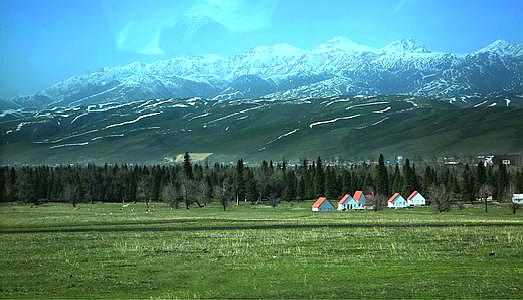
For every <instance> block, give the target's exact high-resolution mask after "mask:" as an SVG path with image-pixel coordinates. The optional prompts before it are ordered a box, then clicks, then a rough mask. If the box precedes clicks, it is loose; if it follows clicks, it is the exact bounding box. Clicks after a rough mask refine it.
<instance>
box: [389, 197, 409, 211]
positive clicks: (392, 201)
mask: <svg viewBox="0 0 523 300" xmlns="http://www.w3.org/2000/svg"><path fill="white" fill-rule="evenodd" d="M407 206H408V205H407V200H405V198H403V197H402V196H401V195H400V193H394V195H392V196H391V197H390V198H389V201H387V207H388V208H404V207H407Z"/></svg>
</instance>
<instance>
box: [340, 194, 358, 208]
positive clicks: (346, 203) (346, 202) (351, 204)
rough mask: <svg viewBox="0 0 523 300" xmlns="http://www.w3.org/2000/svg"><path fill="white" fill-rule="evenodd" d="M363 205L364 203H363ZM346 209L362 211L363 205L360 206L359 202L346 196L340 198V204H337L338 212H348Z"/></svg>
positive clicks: (348, 195)
mask: <svg viewBox="0 0 523 300" xmlns="http://www.w3.org/2000/svg"><path fill="white" fill-rule="evenodd" d="M363 202H364V203H365V201H363ZM348 209H364V204H361V203H360V202H359V201H356V200H355V199H354V198H352V197H351V196H350V194H346V195H345V196H343V198H341V200H340V202H338V210H348Z"/></svg>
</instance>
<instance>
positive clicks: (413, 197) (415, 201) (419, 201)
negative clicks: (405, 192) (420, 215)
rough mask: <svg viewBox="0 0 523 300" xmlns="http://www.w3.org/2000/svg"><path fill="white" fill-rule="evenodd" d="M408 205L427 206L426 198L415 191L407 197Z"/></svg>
mask: <svg viewBox="0 0 523 300" xmlns="http://www.w3.org/2000/svg"><path fill="white" fill-rule="evenodd" d="M407 204H408V205H409V206H422V205H425V197H423V195H421V194H420V193H419V192H418V191H414V192H412V193H411V194H410V195H409V196H408V197H407Z"/></svg>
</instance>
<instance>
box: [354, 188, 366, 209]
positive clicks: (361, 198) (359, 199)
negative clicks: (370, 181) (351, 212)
mask: <svg viewBox="0 0 523 300" xmlns="http://www.w3.org/2000/svg"><path fill="white" fill-rule="evenodd" d="M352 199H354V201H355V202H356V203H357V204H358V205H357V206H356V208H355V209H364V208H365V194H363V192H362V191H356V192H354V196H352Z"/></svg>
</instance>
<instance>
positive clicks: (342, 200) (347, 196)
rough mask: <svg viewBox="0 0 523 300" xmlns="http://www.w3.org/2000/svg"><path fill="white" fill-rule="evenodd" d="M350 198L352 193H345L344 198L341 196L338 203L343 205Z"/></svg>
mask: <svg viewBox="0 0 523 300" xmlns="http://www.w3.org/2000/svg"><path fill="white" fill-rule="evenodd" d="M349 198H350V195H349V194H345V196H343V198H341V200H340V202H338V205H343V203H345V201H347V200H348V199H349Z"/></svg>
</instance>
